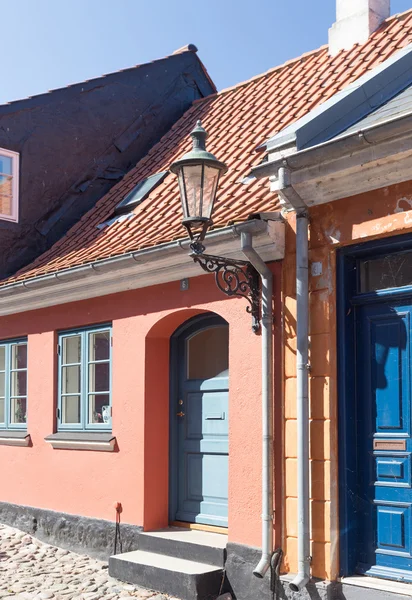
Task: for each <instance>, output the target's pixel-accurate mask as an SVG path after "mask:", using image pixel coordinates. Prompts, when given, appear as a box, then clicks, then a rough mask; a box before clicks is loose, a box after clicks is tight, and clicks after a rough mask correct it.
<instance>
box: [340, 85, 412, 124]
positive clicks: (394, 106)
mask: <svg viewBox="0 0 412 600" xmlns="http://www.w3.org/2000/svg"><path fill="white" fill-rule="evenodd" d="M410 114H412V86H409V87H408V88H406V90H404V91H403V92H401V93H400V94H398V95H397V96H395V98H392V100H389V102H387V103H386V104H384V105H383V106H381V107H380V108H378V109H377V110H375V111H373V112H371V113H370V114H369V115H368V116H367V117H365V118H364V119H361V120H360V121H358V122H357V123H355V124H354V125H352V126H351V127H349V128H348V129H346V130H345V131H344V132H343V134H344V135H348V134H351V133H356V131H359V130H364V129H367V128H369V127H374V126H375V125H381V124H382V123H385V122H387V121H390V120H394V119H400V118H401V117H404V116H406V115H410Z"/></svg>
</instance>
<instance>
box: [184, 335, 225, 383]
mask: <svg viewBox="0 0 412 600" xmlns="http://www.w3.org/2000/svg"><path fill="white" fill-rule="evenodd" d="M186 344H187V346H186V348H187V378H188V379H211V378H212V377H218V376H220V377H222V376H227V375H228V369H229V328H228V326H227V325H220V326H218V327H210V328H208V329H203V330H202V331H199V333H196V334H195V335H193V336H192V337H191V338H189V339H188V340H187V342H186Z"/></svg>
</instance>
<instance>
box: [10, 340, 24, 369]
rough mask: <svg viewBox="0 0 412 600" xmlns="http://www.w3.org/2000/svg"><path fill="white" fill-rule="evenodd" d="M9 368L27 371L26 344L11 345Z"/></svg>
mask: <svg viewBox="0 0 412 600" xmlns="http://www.w3.org/2000/svg"><path fill="white" fill-rule="evenodd" d="M11 368H12V369H27V344H13V345H12V347H11Z"/></svg>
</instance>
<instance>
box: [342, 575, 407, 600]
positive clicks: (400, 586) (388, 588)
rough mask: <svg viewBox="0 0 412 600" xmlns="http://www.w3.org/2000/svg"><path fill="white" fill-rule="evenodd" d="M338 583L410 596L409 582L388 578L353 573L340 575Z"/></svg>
mask: <svg viewBox="0 0 412 600" xmlns="http://www.w3.org/2000/svg"><path fill="white" fill-rule="evenodd" d="M340 583H341V584H342V585H351V586H356V587H360V588H368V589H369V590H379V591H382V592H388V593H391V594H400V595H402V596H406V597H410V598H411V597H412V584H411V583H402V582H400V581H390V580H388V579H378V578H377V577H365V576H362V575H354V576H353V577H342V578H341V579H340ZM405 600H406V598H405Z"/></svg>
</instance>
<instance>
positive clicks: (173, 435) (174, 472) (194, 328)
mask: <svg viewBox="0 0 412 600" xmlns="http://www.w3.org/2000/svg"><path fill="white" fill-rule="evenodd" d="M214 325H228V323H227V321H225V320H224V319H223V318H222V317H220V316H219V315H216V314H214V313H205V314H202V315H196V316H195V317H192V318H191V319H188V320H187V321H185V322H184V323H183V324H182V325H180V327H178V328H177V329H176V331H175V332H174V333H173V334H172V336H171V338H170V359H169V373H170V397H169V415H170V416H169V521H170V522H172V521H175V520H176V513H177V509H178V463H179V460H178V443H177V442H178V433H177V426H178V421H177V418H176V401H177V400H178V397H179V392H180V390H179V381H180V378H181V376H182V371H183V367H184V364H183V361H182V360H181V355H182V345H183V343H184V341H185V339H186V338H187V337H188V336H190V335H193V334H194V333H198V332H199V331H201V330H202V329H207V328H208V327H213V326H214Z"/></svg>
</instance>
